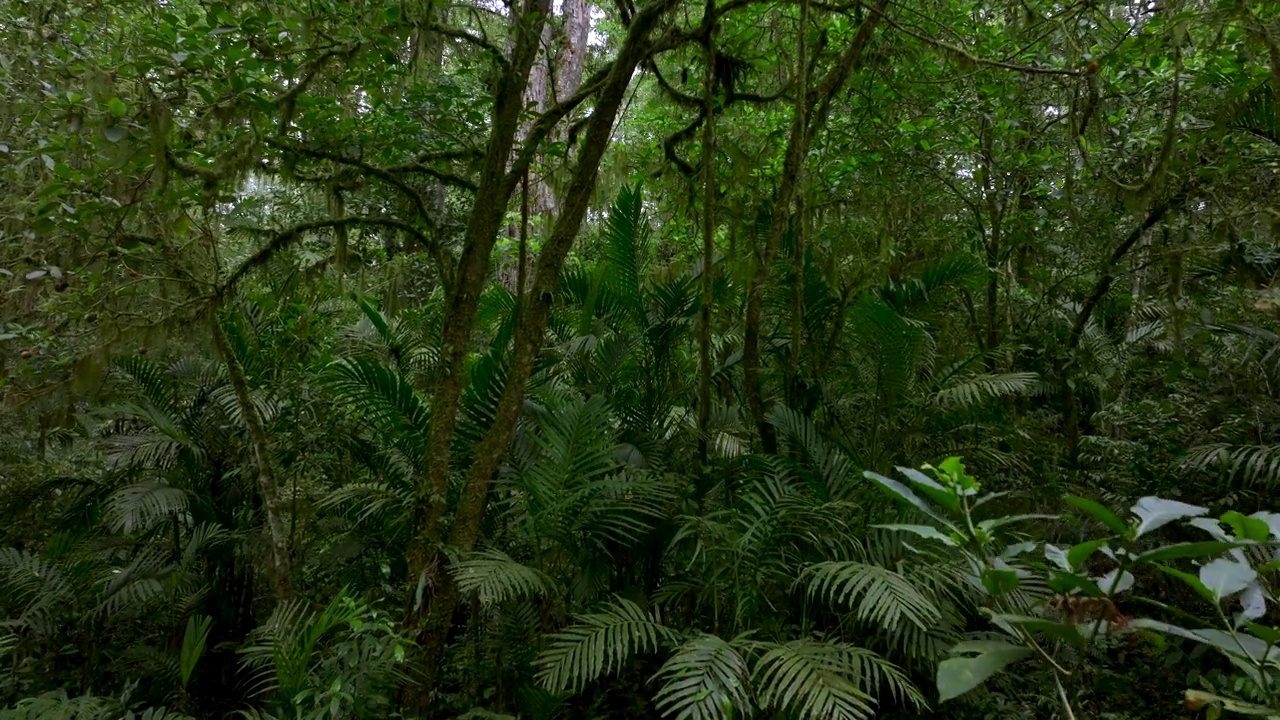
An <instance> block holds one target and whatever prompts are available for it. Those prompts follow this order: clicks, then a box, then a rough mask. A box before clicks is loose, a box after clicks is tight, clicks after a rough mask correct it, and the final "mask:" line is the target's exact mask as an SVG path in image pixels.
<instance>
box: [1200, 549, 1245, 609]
mask: <svg viewBox="0 0 1280 720" xmlns="http://www.w3.org/2000/svg"><path fill="white" fill-rule="evenodd" d="M1257 578H1258V573H1256V572H1254V569H1253V568H1251V567H1249V566H1248V565H1246V564H1245V563H1242V562H1236V561H1235V560H1227V559H1226V558H1218V559H1217V560H1214V561H1213V562H1211V563H1209V564H1208V565H1204V566H1202V567H1201V568H1200V582H1202V583H1204V586H1205V587H1206V588H1208V590H1209V592H1211V593H1213V598H1214V600H1217V601H1221V600H1222V599H1223V598H1227V597H1231V596H1232V595H1235V594H1236V593H1238V592H1240V591H1241V590H1244V589H1245V588H1246V587H1248V585H1249V583H1251V582H1253V581H1254V580H1256V579H1257Z"/></svg>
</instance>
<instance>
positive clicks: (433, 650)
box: [417, 0, 675, 685]
mask: <svg viewBox="0 0 1280 720" xmlns="http://www.w3.org/2000/svg"><path fill="white" fill-rule="evenodd" d="M674 4H675V0H655V1H654V2H652V3H650V4H649V5H647V6H646V7H645V9H644V10H643V11H642V12H640V13H639V14H638V15H637V16H636V17H635V18H634V19H633V21H632V24H631V27H630V28H629V31H628V33H627V37H626V40H625V41H624V43H623V46H622V48H621V49H620V50H619V52H618V56H617V58H616V59H615V60H614V63H613V65H612V67H611V69H610V72H609V75H608V77H607V79H606V81H605V83H604V86H603V87H602V88H601V90H600V95H599V98H598V100H597V102H596V105H595V108H594V110H593V112H592V114H591V119H590V121H589V122H588V125H587V134H586V138H585V141H584V144H583V148H582V152H581V154H580V156H579V159H578V163H577V166H576V168H575V171H574V175H573V179H572V182H571V183H570V187H569V193H568V195H567V196H566V202H565V205H564V207H563V209H562V210H561V212H560V215H559V217H558V218H557V221H556V224H555V227H554V228H553V230H552V232H551V234H550V236H549V237H548V238H547V240H546V242H545V243H544V245H543V248H542V252H541V253H540V254H539V256H538V259H537V262H536V265H535V267H534V273H533V288H532V290H531V291H530V293H529V294H528V296H527V297H524V298H522V299H521V303H520V317H519V322H518V324H517V329H516V336H515V340H514V349H513V354H512V361H511V366H510V368H509V370H508V373H507V381H506V385H505V386H504V388H503V393H502V396H501V398H500V399H499V402H498V408H497V411H496V413H495V415H494V419H493V423H492V425H491V426H490V428H489V431H488V432H487V433H486V434H485V436H484V437H483V438H482V439H481V441H480V443H479V444H478V445H477V446H476V448H475V452H474V454H473V458H472V465H471V468H470V471H469V472H468V474H467V481H466V485H465V487H464V488H463V492H462V496H461V500H460V502H459V506H458V511H457V514H456V517H455V519H454V521H453V524H452V527H451V528H450V531H449V533H448V545H449V547H451V548H453V549H454V550H456V551H461V552H466V551H469V550H470V549H471V548H472V547H474V545H475V542H476V539H477V537H478V536H479V533H480V522H481V520H482V519H483V513H484V507H485V500H486V498H487V497H488V493H489V483H490V481H491V479H492V477H493V475H494V473H495V472H496V471H497V468H498V464H499V462H500V461H501V459H502V457H503V456H504V454H505V451H506V448H507V445H508V444H509V443H510V441H511V434H512V433H513V432H514V430H515V426H516V422H517V421H518V420H519V417H520V409H521V408H522V407H523V404H524V393H525V383H526V382H527V381H528V379H529V376H530V374H531V372H532V369H533V363H534V360H535V359H536V358H537V355H538V353H539V351H540V350H541V349H542V340H543V335H544V332H545V330H546V325H547V320H548V317H549V314H550V310H551V302H552V299H553V298H554V296H555V291H556V289H557V287H558V285H559V281H560V271H561V268H562V266H563V264H564V259H565V257H566V256H567V255H568V253H569V249H570V248H571V247H572V245H573V241H574V238H576V237H577V234H578V230H579V228H580V227H581V225H582V221H583V219H584V218H585V217H586V213H587V207H588V204H589V202H590V199H591V194H592V190H593V189H594V187H595V182H596V174H597V171H598V170H599V167H600V160H601V158H602V157H603V156H604V151H605V148H606V147H607V146H608V144H609V138H610V135H611V134H612V131H613V121H614V119H615V118H616V117H617V113H618V110H619V108H620V107H621V104H622V99H623V96H624V95H625V93H626V90H627V87H628V86H629V85H630V82H631V76H632V74H633V73H634V71H635V68H636V65H637V64H638V63H639V61H640V58H641V57H643V56H644V54H645V53H646V52H647V47H648V43H647V41H648V36H649V34H650V32H652V30H653V29H654V27H655V26H656V25H657V22H658V20H659V18H660V17H661V16H662V15H663V14H664V13H665V12H666V11H667V10H668V9H669V8H670V7H671V6H672V5H674ZM513 65H514V63H513ZM513 132H514V129H513ZM500 219H501V216H500V215H499V216H498V217H497V218H495V220H494V222H493V223H492V225H493V229H494V231H495V232H496V230H497V226H498V224H499V222H498V221H500ZM492 244H493V241H492V237H491V238H490V240H489V245H490V246H492ZM463 277H466V276H464V275H462V274H460V275H459V278H460V279H459V283H458V284H459V285H461V284H462V278H463ZM481 280H483V276H481ZM474 316H475V304H474V301H473V302H472V304H471V305H470V315H469V316H468V322H467V329H468V330H469V329H470V325H471V320H473V319H474ZM450 319H452V317H451V318H450ZM461 340H462V338H459V340H458V341H461ZM447 342H449V338H448V337H446V343H447ZM460 347H461V346H460ZM446 349H448V346H447V345H446ZM442 354H443V353H442ZM441 382H442V383H443V380H442V381H441ZM456 384H457V386H458V387H457V392H456V393H454V394H453V395H452V402H453V405H452V407H451V408H450V413H451V414H450V416H449V417H450V419H451V422H450V424H449V430H450V437H449V438H444V440H445V442H443V443H441V446H442V447H443V448H444V449H445V450H446V451H447V448H448V440H450V439H451V434H452V430H453V426H454V425H455V424H456V420H454V418H455V416H456V412H457V408H458V405H457V398H458V394H457V393H460V390H461V382H460V379H459V380H458V381H456ZM437 397H440V393H439V391H437ZM437 402H438V401H437ZM439 408H440V405H438V404H433V406H432V417H431V429H432V431H433V433H438V432H440V430H437V429H436V425H437V422H440V419H439V418H440V416H439V415H438V413H439V412H440V409H439ZM433 439H434V440H435V441H436V442H437V443H440V442H441V441H440V439H439V438H434V437H429V440H433ZM437 452H439V451H438V450H433V451H432V452H431V457H432V465H431V467H436V466H437V463H441V461H440V459H439V456H438V455H436V453H437ZM435 472H436V473H437V474H439V476H440V477H439V478H438V481H439V482H440V483H441V485H440V490H441V491H443V489H444V482H445V481H447V479H448V475H447V466H444V465H441V466H440V469H436V470H435ZM433 479H434V478H433ZM443 496H444V493H443V492H440V497H441V498H442V500H441V503H440V504H441V505H442V504H443ZM434 513H435V514H434V518H433V519H434V521H435V522H436V523H437V524H436V525H435V526H434V527H428V528H425V529H424V532H423V533H422V536H423V537H429V538H431V539H432V540H435V542H437V543H438V539H439V538H440V537H441V536H440V535H427V532H432V533H438V532H439V525H438V521H439V519H440V517H441V512H440V511H439V510H435V511H434ZM419 527H420V528H421V527H422V526H421V525H420V526H419ZM434 544H435V543H433V544H432V545H426V546H423V545H420V546H419V550H418V551H419V552H425V551H429V550H430V549H432V548H433V547H434ZM425 557H428V558H434V561H435V562H437V563H439V564H441V565H443V563H444V562H445V560H444V559H443V558H442V557H440V556H439V555H433V556H425ZM417 563H418V565H417V566H418V568H420V569H419V570H418V573H423V572H425V570H426V568H427V567H428V560H425V559H421V558H420V559H418V561H417ZM435 581H436V582H437V587H436V591H435V592H434V593H433V594H432V595H431V597H430V598H429V607H428V610H427V613H426V618H425V623H423V624H422V625H421V626H420V629H419V631H418V637H419V641H420V642H421V643H422V644H423V648H424V655H425V657H424V662H425V667H424V673H423V675H424V678H423V679H424V681H425V682H426V683H427V684H428V685H430V684H433V683H434V682H435V679H436V675H437V673H438V671H439V668H440V664H441V662H442V661H443V659H444V650H445V644H446V640H447V637H446V635H447V632H448V629H449V626H450V622H451V620H452V617H453V613H454V610H455V609H456V607H457V603H458V600H459V598H458V593H457V589H456V588H455V587H454V586H453V584H452V581H451V578H450V577H449V575H448V574H447V573H439V575H438V577H436V578H435ZM420 582H421V581H420Z"/></svg>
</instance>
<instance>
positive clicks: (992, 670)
mask: <svg viewBox="0 0 1280 720" xmlns="http://www.w3.org/2000/svg"><path fill="white" fill-rule="evenodd" d="M952 652H954V653H972V652H976V653H978V656H977V657H960V658H948V659H946V660H943V661H942V662H941V663H940V664H939V665H938V699H939V701H941V702H946V701H948V700H951V699H952V698H956V697H959V696H961V695H963V694H965V693H967V692H969V691H970V690H972V689H974V688H976V687H978V686H979V685H981V684H982V683H983V682H984V681H986V679H987V678H989V677H991V676H992V675H995V674H996V673H998V672H1000V671H1001V670H1003V669H1004V668H1006V667H1008V666H1009V665H1012V664H1013V663H1016V662H1018V661H1019V660H1022V659H1024V658H1026V657H1027V656H1028V655H1030V654H1031V649H1030V648H1025V647H1021V646H1019V645H1010V644H1008V643H1002V642H997V641H971V642H965V643H960V644H959V645H956V646H955V647H954V648H952Z"/></svg>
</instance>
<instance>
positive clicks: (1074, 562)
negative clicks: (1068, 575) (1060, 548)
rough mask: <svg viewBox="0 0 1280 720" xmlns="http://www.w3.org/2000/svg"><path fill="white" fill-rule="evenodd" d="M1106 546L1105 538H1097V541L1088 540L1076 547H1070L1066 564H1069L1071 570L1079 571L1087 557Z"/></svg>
mask: <svg viewBox="0 0 1280 720" xmlns="http://www.w3.org/2000/svg"><path fill="white" fill-rule="evenodd" d="M1106 544H1107V538H1099V539H1097V540H1089V541H1088V542H1082V543H1080V544H1078V545H1072V546H1071V549H1070V550H1068V551H1067V562H1068V563H1070V565H1071V567H1070V568H1069V569H1071V570H1079V569H1080V566H1081V565H1083V564H1084V561H1085V560H1088V559H1089V556H1090V555H1092V554H1094V553H1095V552H1097V551H1098V549H1099V548H1101V547H1103V546H1105V545H1106Z"/></svg>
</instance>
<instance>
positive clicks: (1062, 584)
mask: <svg viewBox="0 0 1280 720" xmlns="http://www.w3.org/2000/svg"><path fill="white" fill-rule="evenodd" d="M1045 585H1048V586H1049V589H1050V590H1052V591H1054V592H1056V593H1058V594H1059V595H1070V594H1071V593H1073V592H1075V591H1077V590H1079V591H1080V592H1082V593H1084V594H1085V595H1086V596H1088V597H1102V594H1103V593H1102V589H1101V588H1099V587H1098V584H1097V583H1095V582H1094V581H1093V579H1092V578H1087V577H1084V576H1082V575H1077V574H1075V573H1069V572H1050V573H1049V577H1048V578H1047V579H1046V580H1045Z"/></svg>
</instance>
